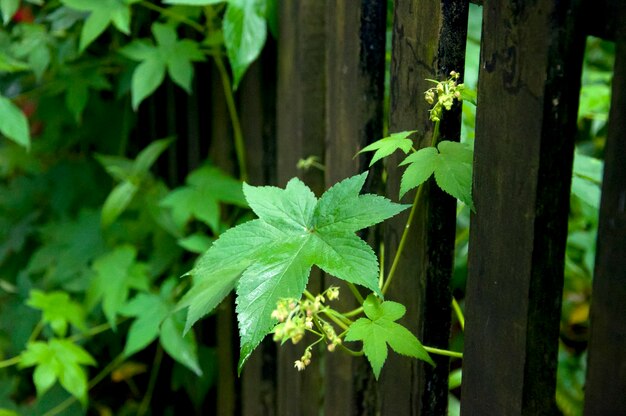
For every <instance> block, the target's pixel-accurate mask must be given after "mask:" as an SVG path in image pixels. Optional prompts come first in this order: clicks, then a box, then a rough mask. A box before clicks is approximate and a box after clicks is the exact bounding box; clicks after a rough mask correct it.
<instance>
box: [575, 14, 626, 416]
mask: <svg viewBox="0 0 626 416" xmlns="http://www.w3.org/2000/svg"><path fill="white" fill-rule="evenodd" d="M622 17H623V18H625V19H626V15H623V16H622ZM614 74H615V76H614V78H613V96H612V100H611V111H610V116H609V127H608V138H607V143H606V149H605V162H604V163H605V164H604V181H603V184H602V202H601V206H600V224H599V228H598V242H597V248H596V250H597V251H596V253H597V254H596V266H595V274H594V281H593V292H592V303H591V334H590V342H589V361H588V363H589V365H588V370H587V385H586V387H585V392H586V393H585V414H586V415H589V416H592V415H611V414H612V415H616V414H621V413H623V412H624V409H625V408H626V347H625V345H626V320H625V319H624V317H625V316H626V250H625V248H626V169H624V163H623V159H624V151H625V150H626V136H625V134H624V133H625V132H626V116H625V115H626V75H625V74H626V40H624V39H622V40H621V41H620V42H619V43H618V44H617V53H616V62H615V69H614Z"/></svg>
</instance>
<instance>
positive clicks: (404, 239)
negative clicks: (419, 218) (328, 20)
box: [382, 184, 424, 294]
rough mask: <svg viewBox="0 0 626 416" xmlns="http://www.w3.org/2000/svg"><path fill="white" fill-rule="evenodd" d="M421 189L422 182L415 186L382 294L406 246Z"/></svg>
mask: <svg viewBox="0 0 626 416" xmlns="http://www.w3.org/2000/svg"><path fill="white" fill-rule="evenodd" d="M422 189H424V185H423V184H422V185H420V186H419V187H418V188H417V192H416V193H415V199H413V205H412V206H411V212H410V213H409V218H408V219H407V221H406V225H405V226H404V232H403V233H402V237H401V238H400V244H398V249H397V251H396V255H395V256H394V258H393V263H391V269H389V274H388V275H387V280H386V281H385V284H384V285H383V288H382V292H383V294H385V293H387V289H389V285H390V284H391V281H392V280H393V277H394V275H395V273H396V270H397V269H398V264H399V263H400V258H401V257H402V252H403V251H404V246H406V242H407V240H408V237H409V230H410V228H411V224H412V223H413V218H414V217H415V213H416V212H417V206H418V205H419V200H420V197H421V195H422Z"/></svg>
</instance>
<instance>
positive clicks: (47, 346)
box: [20, 338, 96, 405]
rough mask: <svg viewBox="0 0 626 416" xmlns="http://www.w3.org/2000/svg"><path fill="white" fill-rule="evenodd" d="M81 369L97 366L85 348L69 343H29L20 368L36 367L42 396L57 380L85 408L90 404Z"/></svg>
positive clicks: (35, 374) (85, 376)
mask: <svg viewBox="0 0 626 416" xmlns="http://www.w3.org/2000/svg"><path fill="white" fill-rule="evenodd" d="M81 365H96V361H95V360H94V359H93V357H92V356H91V355H89V353H88V352H87V351H85V350H84V349H83V348H82V347H80V346H78V345H76V344H74V343H73V342H71V341H69V340H66V339H57V338H53V339H51V340H50V341H48V342H47V343H46V342H42V341H35V342H29V343H28V344H27V345H26V350H25V351H24V352H23V353H22V355H21V361H20V366H21V367H32V366H36V368H35V371H34V373H33V381H34V383H35V387H36V388H37V395H38V396H40V397H41V396H42V395H43V394H44V393H45V392H46V391H47V390H49V389H50V387H52V385H53V384H54V383H55V382H56V381H57V380H58V381H59V382H60V383H61V386H63V388H64V389H65V390H67V391H68V392H69V393H70V394H71V395H72V396H74V397H76V398H77V399H79V400H80V401H81V402H82V403H83V405H85V404H86V402H87V374H86V372H85V370H84V369H83V368H82V367H81Z"/></svg>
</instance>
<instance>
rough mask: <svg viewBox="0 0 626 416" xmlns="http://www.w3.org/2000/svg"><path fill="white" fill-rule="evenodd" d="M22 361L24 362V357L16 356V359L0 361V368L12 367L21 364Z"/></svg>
mask: <svg viewBox="0 0 626 416" xmlns="http://www.w3.org/2000/svg"><path fill="white" fill-rule="evenodd" d="M20 361H22V356H21V355H16V356H15V357H12V358H8V359H6V360H4V361H0V368H5V367H10V366H12V365H16V364H19V362H20Z"/></svg>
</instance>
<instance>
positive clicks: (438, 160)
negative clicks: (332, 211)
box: [400, 141, 474, 210]
mask: <svg viewBox="0 0 626 416" xmlns="http://www.w3.org/2000/svg"><path fill="white" fill-rule="evenodd" d="M473 155H474V152H473V151H472V149H471V148H470V147H469V146H467V145H466V144H463V143H457V142H450V141H442V142H441V143H439V145H438V146H437V148H434V147H425V148H423V149H420V150H418V151H417V152H415V153H413V154H411V155H409V156H408V157H407V158H406V159H404V161H402V163H400V166H403V165H409V166H408V167H407V169H406V171H405V172H404V174H403V175H402V180H401V182H400V198H402V196H404V194H406V193H407V192H408V191H410V190H411V189H413V188H416V187H418V186H419V185H421V184H422V183H423V182H424V181H426V180H427V179H428V178H430V176H431V175H432V174H433V173H434V175H435V181H436V182H437V185H439V187H440V188H441V189H443V190H444V191H445V192H447V193H448V194H450V195H452V196H453V197H455V198H457V199H459V200H460V201H462V202H463V203H464V204H465V205H467V206H469V207H470V208H471V209H472V210H474V203H473V201H472V158H473Z"/></svg>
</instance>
